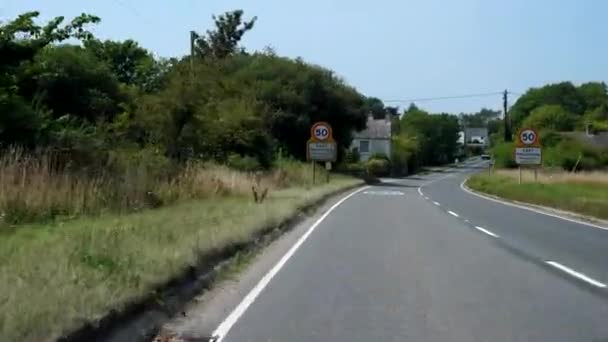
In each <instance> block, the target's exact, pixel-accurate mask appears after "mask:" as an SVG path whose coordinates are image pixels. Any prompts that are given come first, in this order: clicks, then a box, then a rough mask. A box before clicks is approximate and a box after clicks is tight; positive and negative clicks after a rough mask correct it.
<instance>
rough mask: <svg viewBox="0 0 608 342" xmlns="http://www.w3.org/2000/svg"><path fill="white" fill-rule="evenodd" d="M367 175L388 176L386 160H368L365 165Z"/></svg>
mask: <svg viewBox="0 0 608 342" xmlns="http://www.w3.org/2000/svg"><path fill="white" fill-rule="evenodd" d="M366 167H367V173H368V174H370V175H372V176H376V177H382V176H388V175H389V173H390V170H391V166H390V163H389V162H388V160H386V159H370V160H368V161H367V164H366Z"/></svg>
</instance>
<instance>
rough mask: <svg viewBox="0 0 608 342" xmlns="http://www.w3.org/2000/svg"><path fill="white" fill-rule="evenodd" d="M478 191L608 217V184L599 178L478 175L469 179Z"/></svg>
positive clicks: (472, 187) (473, 187)
mask: <svg viewBox="0 0 608 342" xmlns="http://www.w3.org/2000/svg"><path fill="white" fill-rule="evenodd" d="M467 185H468V186H469V187H470V188H471V189H474V190H477V191H481V192H485V193H488V194H492V195H496V196H500V197H504V198H507V199H511V200H516V201H521V202H527V203H533V204H539V205H544V206H548V207H553V208H557V209H562V210H567V211H572V212H576V213H579V214H583V215H590V216H594V217H597V218H601V219H608V183H605V182H599V181H589V182H584V181H580V180H578V181H566V180H564V181H562V182H556V181H552V182H546V183H544V182H532V181H525V182H523V183H522V184H518V181H517V179H516V178H514V177H510V176H504V175H491V176H490V175H487V174H478V175H475V176H473V177H471V179H469V181H468V182H467Z"/></svg>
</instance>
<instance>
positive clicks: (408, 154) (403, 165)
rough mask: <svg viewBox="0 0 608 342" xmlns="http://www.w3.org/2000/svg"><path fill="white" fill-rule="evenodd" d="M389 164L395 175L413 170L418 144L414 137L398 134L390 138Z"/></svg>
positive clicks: (401, 174) (402, 174)
mask: <svg viewBox="0 0 608 342" xmlns="http://www.w3.org/2000/svg"><path fill="white" fill-rule="evenodd" d="M391 141H392V149H391V154H392V155H391V164H392V167H393V174H394V175H396V176H404V175H408V174H409V173H410V172H412V171H414V168H415V155H416V153H417V151H418V144H417V142H416V140H415V139H414V138H411V137H408V136H406V135H405V134H399V135H396V136H393V138H392V140H391Z"/></svg>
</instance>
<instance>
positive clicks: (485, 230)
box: [475, 226, 500, 239]
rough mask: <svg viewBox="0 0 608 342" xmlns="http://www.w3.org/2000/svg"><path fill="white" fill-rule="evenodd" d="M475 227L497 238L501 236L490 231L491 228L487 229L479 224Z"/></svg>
mask: <svg viewBox="0 0 608 342" xmlns="http://www.w3.org/2000/svg"><path fill="white" fill-rule="evenodd" d="M475 229H477V230H479V231H480V232H482V233H485V234H488V235H490V236H491V237H494V238H497V239H498V238H499V237H500V236H498V235H496V234H494V233H492V232H491V231H489V230H487V229H485V228H482V227H479V226H475Z"/></svg>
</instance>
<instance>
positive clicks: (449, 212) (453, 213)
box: [448, 210, 460, 217]
mask: <svg viewBox="0 0 608 342" xmlns="http://www.w3.org/2000/svg"><path fill="white" fill-rule="evenodd" d="M448 214H450V215H452V216H456V217H460V216H458V214H456V213H455V212H453V211H451V210H448Z"/></svg>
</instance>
